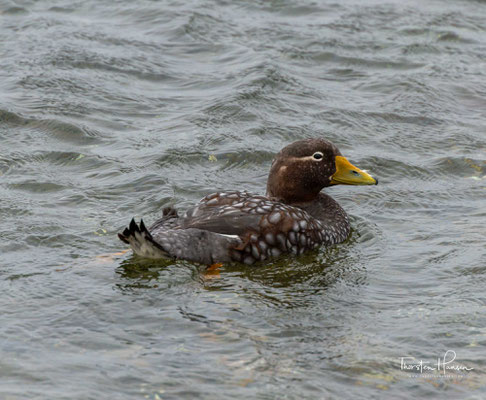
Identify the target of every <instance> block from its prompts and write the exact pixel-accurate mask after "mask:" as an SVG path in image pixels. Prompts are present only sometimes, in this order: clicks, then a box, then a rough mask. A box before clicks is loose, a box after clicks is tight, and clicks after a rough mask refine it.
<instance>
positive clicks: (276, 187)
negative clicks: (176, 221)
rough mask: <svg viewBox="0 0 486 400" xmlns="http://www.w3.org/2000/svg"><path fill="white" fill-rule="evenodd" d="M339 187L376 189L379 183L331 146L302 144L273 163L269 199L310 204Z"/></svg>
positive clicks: (317, 141)
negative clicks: (324, 192) (336, 186)
mask: <svg viewBox="0 0 486 400" xmlns="http://www.w3.org/2000/svg"><path fill="white" fill-rule="evenodd" d="M337 184H345V185H376V184H378V180H377V179H374V178H373V177H371V175H369V174H368V173H366V172H365V171H362V170H360V169H359V168H356V167H355V166H354V165H352V164H351V163H350V162H349V161H348V160H347V159H346V158H345V157H343V156H342V154H341V152H340V151H339V150H338V148H337V147H336V146H334V145H333V144H332V143H331V142H328V141H327V140H324V139H307V140H299V141H298V142H295V143H292V144H290V145H288V146H286V147H284V148H283V149H282V150H281V151H280V153H278V154H277V155H276V157H275V159H274V160H273V163H272V167H271V169H270V174H269V176H268V182H267V196H269V197H276V198H278V199H279V200H280V201H283V202H285V203H288V204H292V203H299V202H308V201H312V200H314V199H315V198H316V197H317V195H318V194H319V192H320V191H321V190H322V189H323V188H325V187H326V186H331V185H337Z"/></svg>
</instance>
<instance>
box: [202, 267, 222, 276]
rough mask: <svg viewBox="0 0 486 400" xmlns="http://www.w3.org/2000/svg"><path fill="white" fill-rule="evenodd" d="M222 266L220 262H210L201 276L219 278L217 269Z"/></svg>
mask: <svg viewBox="0 0 486 400" xmlns="http://www.w3.org/2000/svg"><path fill="white" fill-rule="evenodd" d="M222 266H223V264H222V263H216V264H211V265H210V266H209V267H208V268H207V269H206V271H204V275H203V278H205V279H217V278H221V274H220V273H219V269H220V268H221V267H222Z"/></svg>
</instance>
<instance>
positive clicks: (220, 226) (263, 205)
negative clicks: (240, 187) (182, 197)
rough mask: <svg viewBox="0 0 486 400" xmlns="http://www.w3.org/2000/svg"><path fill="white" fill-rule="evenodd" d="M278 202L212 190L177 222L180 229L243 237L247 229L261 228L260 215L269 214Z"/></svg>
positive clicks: (261, 197) (241, 193)
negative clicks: (193, 229) (201, 230)
mask: <svg viewBox="0 0 486 400" xmlns="http://www.w3.org/2000/svg"><path fill="white" fill-rule="evenodd" d="M277 204H278V203H276V202H274V201H272V200H270V199H269V198H267V197H264V196H258V195H252V194H251V193H248V192H236V191H235V192H222V193H212V194H210V195H208V196H206V197H204V198H203V199H202V200H201V201H200V203H199V204H198V205H197V206H195V207H193V208H191V209H189V210H187V211H186V213H185V214H183V215H182V216H181V218H180V219H179V221H178V222H179V224H180V227H181V228H183V229H190V228H197V229H203V230H207V231H211V232H216V233H220V234H224V235H238V236H242V235H244V234H245V233H246V232H248V231H260V229H261V226H260V224H261V222H262V219H263V217H264V216H265V215H269V214H271V213H272V211H274V209H275V206H276V205H277Z"/></svg>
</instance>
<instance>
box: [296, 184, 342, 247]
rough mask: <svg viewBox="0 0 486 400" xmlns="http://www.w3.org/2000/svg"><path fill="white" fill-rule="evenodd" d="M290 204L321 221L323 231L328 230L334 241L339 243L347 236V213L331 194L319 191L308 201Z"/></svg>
mask: <svg viewBox="0 0 486 400" xmlns="http://www.w3.org/2000/svg"><path fill="white" fill-rule="evenodd" d="M292 205H293V206H295V207H299V208H302V209H303V210H305V211H307V212H308V213H309V214H310V215H312V216H313V217H314V218H316V219H318V220H319V221H321V222H322V224H323V226H324V227H325V231H328V232H329V233H330V234H331V235H332V236H333V238H334V240H333V241H334V243H340V242H342V241H344V240H346V238H347V237H348V236H349V232H350V231H351V226H350V225H349V219H348V215H347V214H346V211H344V210H343V208H342V207H341V206H340V205H339V204H338V203H337V201H336V200H334V199H333V198H332V197H331V196H329V195H327V194H325V193H322V192H321V193H319V194H318V196H317V197H316V198H315V199H314V200H312V201H310V202H305V203H295V204H292Z"/></svg>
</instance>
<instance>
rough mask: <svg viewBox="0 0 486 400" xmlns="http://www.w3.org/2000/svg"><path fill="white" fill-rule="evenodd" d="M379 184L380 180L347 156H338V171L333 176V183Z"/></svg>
mask: <svg viewBox="0 0 486 400" xmlns="http://www.w3.org/2000/svg"><path fill="white" fill-rule="evenodd" d="M338 184H344V185H378V180H377V179H375V178H373V177H372V176H371V175H370V174H368V173H366V172H364V171H362V170H360V169H359V168H356V167H355V166H354V165H353V164H351V163H350V162H349V161H348V160H347V159H346V157H343V156H336V172H335V173H334V174H333V175H332V176H331V185H338Z"/></svg>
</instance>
